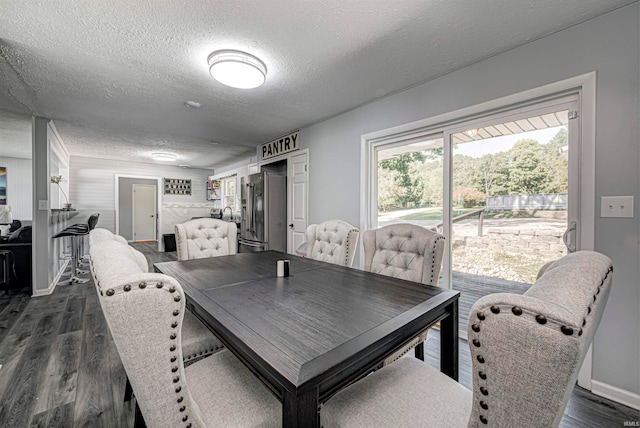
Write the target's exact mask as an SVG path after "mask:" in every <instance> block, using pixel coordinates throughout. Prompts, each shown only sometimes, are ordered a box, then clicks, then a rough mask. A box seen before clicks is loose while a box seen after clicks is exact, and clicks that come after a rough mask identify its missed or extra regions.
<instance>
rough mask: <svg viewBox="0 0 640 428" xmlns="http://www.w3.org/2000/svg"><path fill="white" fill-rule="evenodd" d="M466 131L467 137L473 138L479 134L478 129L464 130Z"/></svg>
mask: <svg viewBox="0 0 640 428" xmlns="http://www.w3.org/2000/svg"><path fill="white" fill-rule="evenodd" d="M464 133H465V134H466V135H467V137H470V138H473V137H475V136H476V135H477V134H478V129H477V128H474V129H469V130H468V131H464Z"/></svg>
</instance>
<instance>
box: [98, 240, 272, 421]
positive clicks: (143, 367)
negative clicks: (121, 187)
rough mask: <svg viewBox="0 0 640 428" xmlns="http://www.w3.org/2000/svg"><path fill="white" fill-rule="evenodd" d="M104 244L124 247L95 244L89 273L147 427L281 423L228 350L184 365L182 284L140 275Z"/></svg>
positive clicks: (263, 391)
mask: <svg viewBox="0 0 640 428" xmlns="http://www.w3.org/2000/svg"><path fill="white" fill-rule="evenodd" d="M104 244H107V245H114V244H115V245H120V244H119V243H116V242H111V243H109V242H104V243H98V245H94V246H93V247H92V248H91V260H92V273H93V275H94V279H95V281H96V283H100V284H101V291H102V292H101V293H99V294H98V298H99V300H100V305H101V307H102V310H103V313H104V316H105V319H106V320H107V325H108V326H109V330H110V332H111V335H112V337H113V340H114V342H115V345H116V348H117V350H118V354H119V355H120V359H121V361H122V364H123V366H124V368H125V371H126V373H127V376H128V378H129V380H130V382H131V386H132V387H133V392H134V394H135V397H136V400H137V404H138V406H139V408H140V411H141V414H142V416H143V418H144V422H145V423H146V426H148V427H204V426H221V427H246V426H261V427H276V426H280V424H281V421H282V406H281V404H280V402H279V401H278V399H277V398H276V397H275V396H274V395H273V394H271V392H270V391H269V390H268V389H267V388H266V387H265V386H264V385H262V383H260V381H259V380H258V379H257V378H256V377H255V376H254V375H253V374H252V373H251V372H250V371H249V370H248V369H247V368H246V367H245V366H244V365H243V364H242V363H241V362H240V361H239V360H238V359H237V358H236V357H234V356H233V354H231V353H230V352H229V351H227V350H222V351H220V352H217V353H215V354H214V355H212V356H210V357H208V358H205V359H201V360H199V361H197V362H194V363H193V364H191V365H189V366H188V367H185V365H184V363H183V357H184V355H183V346H181V342H182V341H183V335H184V317H185V315H186V313H188V312H186V308H185V295H184V292H183V290H182V287H181V286H180V284H179V283H178V282H177V281H176V280H175V279H174V278H172V277H169V276H166V275H162V274H158V273H150V272H139V273H135V270H136V266H137V263H136V262H135V260H134V259H133V258H131V257H130V255H129V254H127V253H126V252H125V251H122V248H120V250H119V251H117V252H115V253H111V252H110V250H109V249H108V248H105V247H102V246H103V245H104ZM105 252H106V253H108V254H105ZM117 270H126V271H128V272H130V274H127V275H118V274H114V271H117ZM136 422H139V420H137V421H136ZM136 425H137V424H136Z"/></svg>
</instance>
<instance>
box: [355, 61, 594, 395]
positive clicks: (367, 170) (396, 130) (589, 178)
mask: <svg viewBox="0 0 640 428" xmlns="http://www.w3.org/2000/svg"><path fill="white" fill-rule="evenodd" d="M569 94H577V96H578V110H579V112H580V116H581V118H580V123H579V127H577V128H578V129H577V132H578V133H579V135H580V155H579V159H578V163H579V165H578V167H579V171H578V180H579V186H580V187H579V189H578V195H577V197H578V204H577V209H578V215H579V217H580V222H579V230H580V233H579V234H578V235H579V237H580V241H579V247H578V248H579V249H581V250H593V249H594V243H595V207H596V204H595V202H596V201H595V139H596V133H595V122H596V120H595V119H596V72H595V71H592V72H590V73H586V74H582V75H579V76H575V77H572V78H569V79H565V80H561V81H558V82H554V83H551V84H548V85H544V86H540V87H537V88H533V89H530V90H526V91H523V92H519V93H516V94H512V95H508V96H505V97H501V98H497V99H494V100H491V101H487V102H485V103H481V104H476V105H473V106H469V107H465V108H462V109H459V110H456V111H452V112H448V113H444V114H441V115H437V116H434V117H430V118H426V119H421V120H418V121H415V122H411V123H407V124H403V125H399V126H396V127H393V128H389V129H384V130H380V131H375V132H371V133H367V134H364V135H362V136H361V151H360V154H361V155H360V193H361V195H362V197H361V199H360V228H361V230H368V229H372V228H374V227H377V201H376V195H377V180H376V172H377V162H376V157H377V156H376V152H377V149H378V148H379V147H380V146H383V145H385V146H386V145H388V144H393V143H396V142H402V141H410V140H412V139H414V138H422V137H426V136H428V135H434V134H437V133H439V132H442V131H444V132H442V134H443V138H444V154H443V155H444V158H443V169H444V171H443V174H444V177H449V179H450V178H451V168H450V167H451V166H450V162H449V160H450V156H451V153H450V152H451V146H450V138H449V135H450V132H449V131H450V130H451V129H453V128H456V127H457V126H458V125H460V124H462V123H467V122H470V121H481V120H483V118H487V117H489V116H494V115H495V114H497V113H499V112H501V111H504V112H508V111H510V110H514V109H518V108H519V107H524V106H526V105H533V104H537V102H543V101H544V100H545V99H552V98H554V97H558V96H561V95H569ZM569 123H571V122H569ZM444 181H445V186H448V184H447V180H444ZM443 191H444V195H443V196H444V198H445V200H446V201H445V203H444V206H443V211H444V212H443V217H444V218H445V219H447V218H450V217H451V211H450V208H448V205H449V203H448V199H449V198H450V191H451V190H450V189H449V188H446V187H445V189H443ZM447 192H449V196H447ZM444 223H445V227H448V226H447V223H448V222H447V221H445V222H444ZM362 236H363V234H360V240H362ZM360 245H362V243H361V244H360ZM443 262H444V266H443V270H444V271H445V272H448V270H449V261H447V260H443ZM360 266H364V253H363V252H360ZM592 366H593V361H592V346H591V347H590V348H589V351H588V352H587V354H586V356H585V359H584V363H583V365H582V368H581V370H580V373H579V375H578V384H579V385H580V386H582V387H584V388H586V389H588V390H591V389H592V386H591V380H592Z"/></svg>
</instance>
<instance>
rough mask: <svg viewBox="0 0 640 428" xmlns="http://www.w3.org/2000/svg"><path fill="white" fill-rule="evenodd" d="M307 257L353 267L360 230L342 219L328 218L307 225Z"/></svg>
mask: <svg viewBox="0 0 640 428" xmlns="http://www.w3.org/2000/svg"><path fill="white" fill-rule="evenodd" d="M306 235H307V255H306V256H307V257H308V258H311V259H315V260H321V261H324V262H329V263H333V264H337V265H342V266H348V267H351V266H352V265H353V258H354V256H355V254H356V247H357V246H358V236H359V235H360V230H359V229H358V228H357V227H355V226H352V225H350V224H349V223H347V222H344V221H342V220H336V219H334V220H327V221H324V222H322V223H318V224H311V225H309V227H307V233H306Z"/></svg>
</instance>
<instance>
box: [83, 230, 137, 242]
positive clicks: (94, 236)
mask: <svg viewBox="0 0 640 428" xmlns="http://www.w3.org/2000/svg"><path fill="white" fill-rule="evenodd" d="M105 240H109V241H118V242H121V243H123V244H127V245H128V242H127V240H126V239H125V238H123V237H122V236H120V235H116V234H115V233H113V232H112V231H110V230H108V229H103V228H101V227H97V228H95V229H93V230H91V231H90V232H89V245H93V243H94V242H98V241H105Z"/></svg>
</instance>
